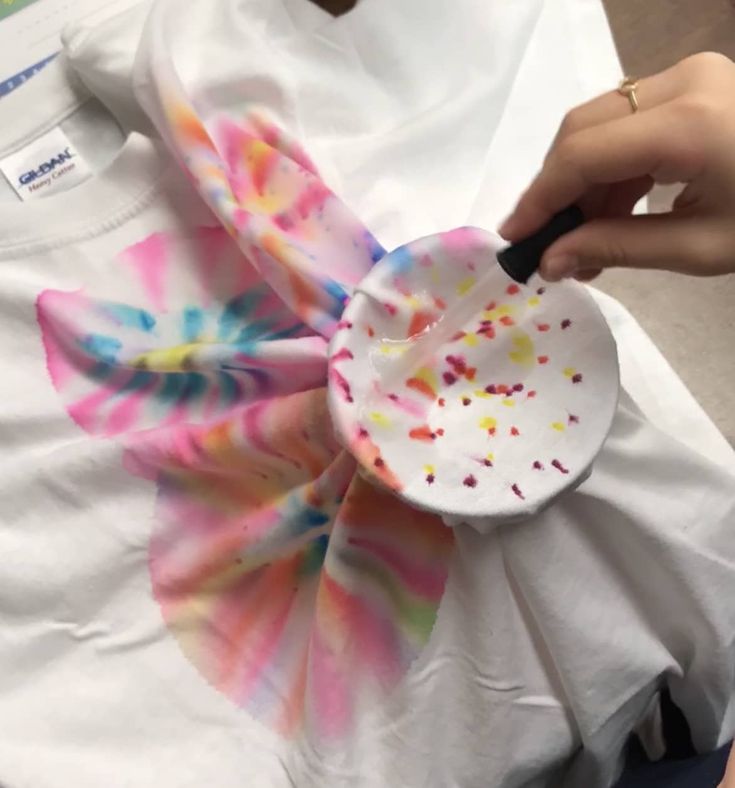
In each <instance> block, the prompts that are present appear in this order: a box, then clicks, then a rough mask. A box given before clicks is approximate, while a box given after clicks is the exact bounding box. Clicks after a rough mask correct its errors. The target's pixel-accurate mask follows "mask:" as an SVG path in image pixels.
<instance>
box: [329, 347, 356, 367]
mask: <svg viewBox="0 0 735 788" xmlns="http://www.w3.org/2000/svg"><path fill="white" fill-rule="evenodd" d="M354 358H355V357H354V356H353V355H352V351H351V350H350V349H349V348H346V347H343V348H340V349H339V350H338V351H337V352H336V353H335V354H334V355H333V356H332V363H333V364H334V362H335V361H345V360H347V361H352V360H353V359H354Z"/></svg>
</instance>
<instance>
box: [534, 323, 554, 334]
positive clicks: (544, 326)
mask: <svg viewBox="0 0 735 788" xmlns="http://www.w3.org/2000/svg"><path fill="white" fill-rule="evenodd" d="M536 328H537V329H538V330H539V331H541V332H544V331H548V330H549V329H550V328H551V326H550V325H549V324H548V323H539V324H538V325H537V326H536Z"/></svg>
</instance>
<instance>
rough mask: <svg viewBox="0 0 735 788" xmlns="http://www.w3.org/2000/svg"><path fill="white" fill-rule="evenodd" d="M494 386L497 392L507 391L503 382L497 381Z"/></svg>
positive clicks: (503, 392)
mask: <svg viewBox="0 0 735 788" xmlns="http://www.w3.org/2000/svg"><path fill="white" fill-rule="evenodd" d="M496 388H497V390H498V394H505V393H506V391H508V387H507V386H506V385H505V383H499V384H498V385H497V386H496Z"/></svg>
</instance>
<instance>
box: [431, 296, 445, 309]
mask: <svg viewBox="0 0 735 788" xmlns="http://www.w3.org/2000/svg"><path fill="white" fill-rule="evenodd" d="M434 304H435V305H436V308H437V309H446V308H447V302H446V301H445V300H444V299H443V298H439V296H434Z"/></svg>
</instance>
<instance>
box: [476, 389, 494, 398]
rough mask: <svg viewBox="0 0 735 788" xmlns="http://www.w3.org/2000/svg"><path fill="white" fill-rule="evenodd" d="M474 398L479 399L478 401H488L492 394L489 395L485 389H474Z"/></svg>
mask: <svg viewBox="0 0 735 788" xmlns="http://www.w3.org/2000/svg"><path fill="white" fill-rule="evenodd" d="M475 396H476V397H479V398H480V399H490V397H492V394H489V393H488V392H487V391H485V389H475Z"/></svg>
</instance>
